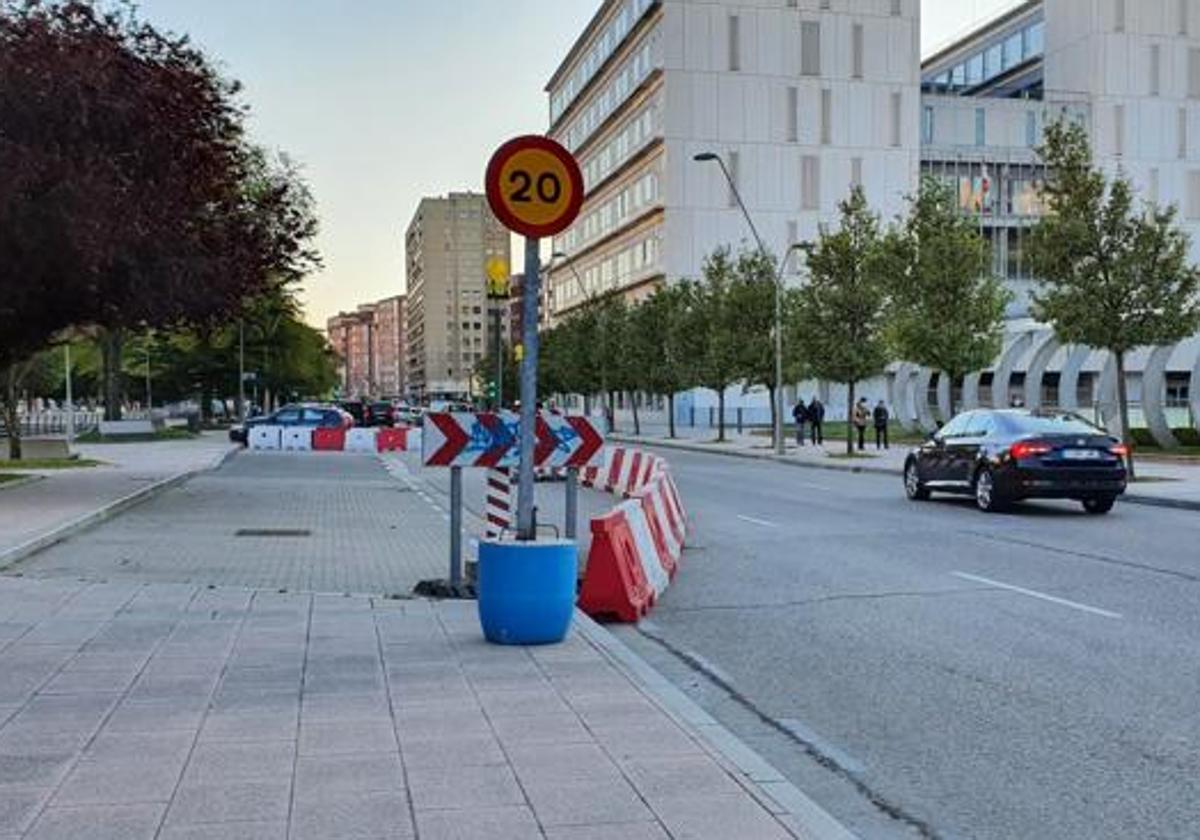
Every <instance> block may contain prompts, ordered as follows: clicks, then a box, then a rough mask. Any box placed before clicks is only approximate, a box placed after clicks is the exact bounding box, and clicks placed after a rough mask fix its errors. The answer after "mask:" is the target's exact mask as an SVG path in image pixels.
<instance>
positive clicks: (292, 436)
mask: <svg viewBox="0 0 1200 840" xmlns="http://www.w3.org/2000/svg"><path fill="white" fill-rule="evenodd" d="M281 437H282V445H283V448H284V449H288V450H293V451H296V452H307V451H308V450H310V449H312V443H313V430H312V429H310V428H308V427H307V426H287V427H285V428H284V430H283V435H282V436H281Z"/></svg>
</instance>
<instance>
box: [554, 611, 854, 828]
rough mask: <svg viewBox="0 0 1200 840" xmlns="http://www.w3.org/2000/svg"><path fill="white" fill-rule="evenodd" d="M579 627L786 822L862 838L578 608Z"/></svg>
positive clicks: (615, 663) (668, 714)
mask: <svg viewBox="0 0 1200 840" xmlns="http://www.w3.org/2000/svg"><path fill="white" fill-rule="evenodd" d="M575 627H576V629H577V630H578V631H579V633H580V635H582V636H583V637H584V638H585V639H586V640H587V641H588V642H589V643H590V644H591V645H592V646H593V647H594V648H596V649H597V650H598V651H599V652H600V653H601V655H603V656H604V657H605V658H606V659H608V660H609V662H611V663H612V664H613V666H614V667H615V668H616V669H617V670H618V671H620V672H621V673H622V674H624V675H625V676H626V678H628V679H629V680H630V681H631V682H632V683H634V685H636V686H638V687H639V688H641V689H642V690H643V691H644V692H646V694H648V695H649V696H650V697H651V698H652V699H653V700H654V701H655V702H656V703H657V704H658V706H659V707H660V708H661V709H662V710H663V711H664V712H665V713H666V714H667V716H668V717H670V718H671V719H673V720H674V721H675V722H676V723H678V724H679V725H680V726H682V727H683V728H684V729H685V730H687V731H688V732H690V733H692V734H693V735H694V736H696V738H697V739H698V740H700V741H701V743H702V744H704V745H705V746H706V747H707V748H708V749H709V751H710V752H712V753H713V755H714V757H716V758H718V759H719V760H720V761H721V762H722V763H724V764H725V765H726V767H727V769H731V770H733V771H735V772H736V773H737V774H738V775H739V776H740V777H741V778H740V781H741V783H742V784H743V785H744V786H745V787H746V788H748V790H749V792H750V793H751V794H752V795H753V796H754V797H755V798H756V799H758V801H759V802H760V804H762V805H763V806H764V807H765V808H767V810H768V811H770V812H771V814H772V815H773V816H775V817H776V819H778V820H779V821H780V822H781V823H782V824H783V825H785V826H786V827H787V828H788V829H789V830H791V831H792V832H793V834H796V835H797V836H798V837H802V838H805V840H858V837H857V835H855V834H853V833H852V832H851V831H850V830H849V829H847V828H846V827H845V826H844V825H842V824H841V823H839V822H838V821H837V820H836V819H834V817H833V816H832V815H830V814H829V812H828V811H826V810H825V809H824V808H822V807H821V806H820V805H818V804H817V803H816V802H814V801H813V800H812V799H810V798H809V797H808V796H806V795H805V794H804V793H803V792H802V791H801V790H800V789H799V788H797V787H796V786H795V785H793V784H792V783H791V782H789V781H788V780H787V779H786V778H784V776H783V774H782V773H780V772H779V771H778V770H776V769H775V768H774V767H772V766H771V765H770V764H768V763H767V762H766V760H765V759H763V758H762V757H761V756H760V755H759V754H758V753H756V752H755V751H754V750H752V749H751V748H750V747H748V746H746V744H745V742H743V741H742V740H741V739H740V738H738V737H737V736H736V735H734V734H733V733H732V732H731V731H729V730H728V729H727V728H725V727H724V726H723V725H722V724H721V723H719V722H718V721H717V720H716V718H714V717H712V716H711V715H710V714H708V712H706V711H704V710H703V709H701V708H700V707H699V706H698V705H697V704H696V703H695V701H693V700H692V699H691V698H690V697H688V696H687V695H686V694H684V693H683V692H682V691H680V690H679V689H678V688H677V687H676V686H675V685H674V684H673V683H672V682H671V681H670V680H668V679H667V678H666V677H664V676H663V675H662V674H660V673H659V672H658V671H656V670H654V668H653V667H652V666H651V665H650V664H649V663H647V662H646V661H645V660H644V659H642V658H641V657H640V656H638V655H637V654H636V653H634V652H633V650H632V649H631V648H629V647H628V646H627V645H626V644H625V643H624V642H622V641H621V640H620V639H618V638H617V637H616V636H614V635H613V634H612V633H610V632H609V631H608V630H606V629H605V628H604V627H603V625H600V624H597V623H596V622H595V621H593V620H592V619H591V617H590V616H588V615H587V614H586V613H584V612H582V611H580V610H578V609H577V610H575Z"/></svg>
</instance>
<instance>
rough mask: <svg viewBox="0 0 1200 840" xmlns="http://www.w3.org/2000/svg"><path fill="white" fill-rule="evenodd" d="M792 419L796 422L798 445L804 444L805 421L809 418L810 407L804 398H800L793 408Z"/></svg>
mask: <svg viewBox="0 0 1200 840" xmlns="http://www.w3.org/2000/svg"><path fill="white" fill-rule="evenodd" d="M792 420H794V421H795V422H796V445H797V446H803V445H804V423H805V421H806V420H808V408H807V407H806V406H805V405H804V400H798V401H797V402H796V405H795V406H794V407H793V408H792Z"/></svg>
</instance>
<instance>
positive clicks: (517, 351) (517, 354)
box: [513, 344, 525, 362]
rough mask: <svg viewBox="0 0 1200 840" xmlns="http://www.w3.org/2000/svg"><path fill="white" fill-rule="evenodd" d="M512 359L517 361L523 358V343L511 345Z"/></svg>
mask: <svg viewBox="0 0 1200 840" xmlns="http://www.w3.org/2000/svg"><path fill="white" fill-rule="evenodd" d="M513 359H514V360H515V361H518V362H522V361H524V360H525V345H524V344H516V345H513Z"/></svg>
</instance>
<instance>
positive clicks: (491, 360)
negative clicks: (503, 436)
mask: <svg viewBox="0 0 1200 840" xmlns="http://www.w3.org/2000/svg"><path fill="white" fill-rule="evenodd" d="M540 340H541V346H540V352H539V357H538V359H539V362H538V389H539V390H540V391H543V393H554V390H553V389H551V390H548V391H547V390H545V388H546V386H547V385H553V384H555V383H556V375H557V374H556V371H555V369H554V364H555V362H556V361H557V359H556V354H555V353H554V352H553V350H552V349H551V351H550V352H547V343H548V340H549V342H552V341H553V339H551V337H550V334H549V333H547V334H544V335H542V336H541V339H540ZM500 356H501V358H502V359H503V360H504V369H503V386H504V395H503V400H502V402H503V404H504V405H506V406H511V405H513V404H514V403H515V402H516V400H517V399H518V397H519V396H520V393H519V392H520V390H521V389H520V385H521V381H520V376H521V369H520V365H518V364H517V361H516V358H515V357H514V355H513V351H512V347H510V346H509V344H508V342H502V343H501V345H500ZM475 376H476V377H477V378H478V379H479V381H480V382H482V383H484V397H485V399H486V400H487V401H488V403H489V404H491V405H494V404H495V399H496V351H495V348H494V347H493V348H492V349H491V350H489V351H488V353H487V355H485V356H484V357H483V358H482V359H480V360H479V361H478V362H476V364H475Z"/></svg>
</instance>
